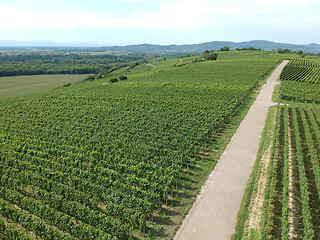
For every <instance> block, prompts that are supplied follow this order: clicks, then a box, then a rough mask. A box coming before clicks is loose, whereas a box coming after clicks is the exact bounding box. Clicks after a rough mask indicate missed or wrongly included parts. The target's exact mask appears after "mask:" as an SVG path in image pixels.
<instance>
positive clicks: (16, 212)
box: [0, 58, 275, 239]
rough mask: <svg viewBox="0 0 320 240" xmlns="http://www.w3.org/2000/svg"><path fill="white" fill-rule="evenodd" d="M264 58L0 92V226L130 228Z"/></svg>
mask: <svg viewBox="0 0 320 240" xmlns="http://www.w3.org/2000/svg"><path fill="white" fill-rule="evenodd" d="M274 63H275V60H272V59H261V60H260V61H256V59H254V58H248V59H247V60H243V59H241V60H235V61H230V60H229V61H220V62H204V63H196V64H187V65H186V66H183V67H180V68H177V69H175V68H169V67H163V66H162V65H160V64H163V63H159V65H157V63H154V65H155V69H153V70H152V71H151V72H150V73H149V71H142V67H140V68H137V71H138V72H137V73H136V74H135V73H134V72H132V73H130V74H129V79H128V80H126V81H123V82H119V83H116V84H104V85H102V84H101V83H103V81H107V80H108V78H110V77H111V75H107V76H106V78H107V79H102V80H101V81H94V82H84V83H81V84H77V85H74V86H70V87H68V88H62V89H56V90H55V91H51V92H47V93H43V94H40V95H34V96H32V95H31V96H25V97H20V98H17V99H14V98H12V99H7V100H6V99H4V100H1V102H0V174H1V177H0V182H1V184H0V185H1V187H0V229H1V233H0V236H1V237H3V238H6V239H29V238H30V239H39V238H40V239H130V238H140V237H141V236H143V234H146V233H147V232H148V229H149V227H148V226H150V224H151V223H152V222H153V221H154V217H155V215H156V212H158V211H159V210H160V209H161V208H162V207H163V206H165V205H167V204H168V202H169V199H170V198H171V197H172V196H171V195H172V193H174V191H178V190H179V191H183V189H179V183H180V181H181V179H182V178H184V177H185V170H186V169H188V168H189V167H191V166H192V165H194V163H196V162H197V161H200V158H199V155H200V154H199V152H200V151H201V149H202V148H203V144H204V142H205V141H206V139H208V138H212V134H213V132H214V131H216V130H217V129H219V128H220V127H221V126H222V125H224V124H226V123H227V122H228V121H229V120H230V117H231V116H232V115H234V114H235V112H236V110H237V109H239V107H240V106H241V105H242V104H243V102H244V101H246V99H247V98H248V96H249V95H250V93H251V92H252V90H253V88H254V87H255V86H256V84H257V82H258V80H259V79H260V78H261V77H262V76H263V75H264V74H265V72H266V71H267V70H268V69H270V68H271V67H272V66H273V65H274ZM158 69H161V71H159V70H158ZM177 188H178V189H177Z"/></svg>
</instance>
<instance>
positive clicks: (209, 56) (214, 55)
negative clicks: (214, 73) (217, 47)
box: [203, 52, 218, 60]
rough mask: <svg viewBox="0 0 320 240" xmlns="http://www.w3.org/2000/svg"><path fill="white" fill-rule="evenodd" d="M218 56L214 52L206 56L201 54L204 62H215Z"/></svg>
mask: <svg viewBox="0 0 320 240" xmlns="http://www.w3.org/2000/svg"><path fill="white" fill-rule="evenodd" d="M217 57H218V54H216V53H214V52H210V53H208V54H203V58H204V59H205V60H217Z"/></svg>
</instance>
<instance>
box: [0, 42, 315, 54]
mask: <svg viewBox="0 0 320 240" xmlns="http://www.w3.org/2000/svg"><path fill="white" fill-rule="evenodd" d="M224 46H229V47H230V49H231V50H233V49H235V48H240V49H241V48H249V47H254V48H261V49H263V50H272V49H277V48H282V49H284V48H288V49H290V50H291V51H298V50H302V51H303V52H309V53H320V45H319V44H316V43H311V44H308V45H297V44H287V43H277V42H271V41H265V40H252V41H248V42H229V41H213V42H206V43H200V44H184V45H154V44H139V45H127V46H112V47H109V46H106V47H98V45H97V44H94V43H57V42H51V41H35V42H32V41H30V42H21V41H4V40H0V47H77V48H79V47H90V48H95V50H96V51H97V50H98V51H117V52H148V53H161V52H167V53H168V52H178V53H201V52H203V51H204V50H206V49H208V50H219V49H220V48H223V47H224Z"/></svg>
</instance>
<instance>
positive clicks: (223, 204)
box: [174, 61, 288, 240]
mask: <svg viewBox="0 0 320 240" xmlns="http://www.w3.org/2000/svg"><path fill="white" fill-rule="evenodd" d="M287 63H288V61H284V62H282V63H281V64H280V65H279V66H278V67H277V69H276V70H275V71H274V72H273V73H272V74H271V75H270V77H269V78H268V80H267V82H266V84H265V85H264V86H263V87H262V89H261V91H260V93H259V95H258V96H257V98H256V100H255V102H254V103H253V104H252V106H251V108H250V109H249V111H248V113H247V115H246V116H245V118H244V119H243V121H242V123H241V124H240V126H239V128H238V130H237V132H236V134H235V135H234V136H233V137H232V139H231V141H230V142H229V144H228V146H227V148H226V149H225V151H224V153H223V154H222V155H221V157H220V159H219V161H218V164H217V165H216V167H215V169H214V170H213V171H212V173H211V174H210V175H209V177H208V179H207V180H206V182H205V184H204V185H203V187H202V189H201V192H200V193H199V195H198V196H197V199H196V201H195V203H194V204H193V206H192V208H191V210H190V212H189V214H188V215H187V217H186V218H185V220H184V222H183V223H182V225H181V227H180V229H179V231H178V232H177V234H176V236H175V237H174V240H206V239H208V240H209V239H210V240H214V239H217V240H224V239H230V237H231V236H232V234H233V233H234V229H235V225H236V220H237V213H238V211H239V208H240V203H241V200H242V197H243V194H244V191H245V188H246V186H247V182H248V179H249V175H250V173H251V171H252V167H253V164H254V161H255V159H256V155H257V152H258V147H259V142H260V136H261V132H262V129H263V127H264V124H265V121H266V117H267V113H268V109H269V107H270V106H272V105H274V103H273V102H272V100H271V96H272V92H273V89H274V86H275V85H276V84H277V79H278V77H279V76H280V73H281V71H282V69H283V68H284V66H285V65H286V64H287Z"/></svg>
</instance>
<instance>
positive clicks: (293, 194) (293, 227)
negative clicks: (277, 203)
mask: <svg viewBox="0 0 320 240" xmlns="http://www.w3.org/2000/svg"><path fill="white" fill-rule="evenodd" d="M288 134H289V157H288V163H289V171H288V172H289V199H288V207H289V216H288V223H289V231H288V239H290V240H294V239H301V238H300V237H301V236H300V237H299V234H298V232H297V229H298V225H299V219H298V217H297V216H299V213H297V212H298V210H297V208H296V207H295V206H297V203H298V199H297V198H298V196H299V193H298V192H297V190H296V189H295V187H294V174H293V169H294V163H293V159H294V157H295V156H294V150H293V148H292V138H291V137H292V136H291V133H290V129H289V131H288Z"/></svg>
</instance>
